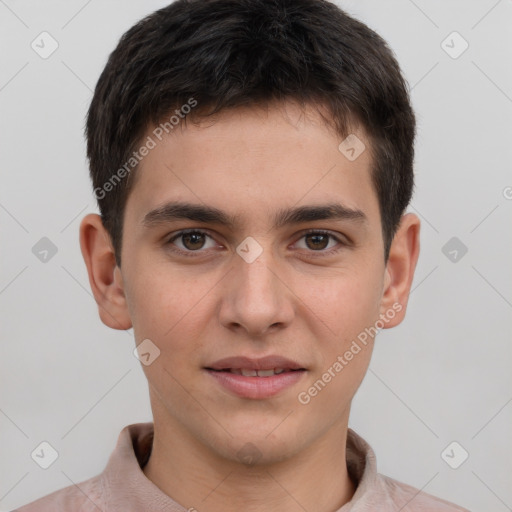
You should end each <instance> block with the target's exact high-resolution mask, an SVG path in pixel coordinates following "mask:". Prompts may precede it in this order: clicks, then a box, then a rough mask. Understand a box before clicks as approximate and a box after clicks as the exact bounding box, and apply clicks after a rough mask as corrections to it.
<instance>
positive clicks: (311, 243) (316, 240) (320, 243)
mask: <svg viewBox="0 0 512 512" xmlns="http://www.w3.org/2000/svg"><path fill="white" fill-rule="evenodd" d="M329 238H331V237H330V235H325V234H323V233H310V234H307V235H306V236H305V239H306V245H307V247H308V249H313V250H317V249H319V250H322V249H325V248H326V247H327V245H328V244H329Z"/></svg>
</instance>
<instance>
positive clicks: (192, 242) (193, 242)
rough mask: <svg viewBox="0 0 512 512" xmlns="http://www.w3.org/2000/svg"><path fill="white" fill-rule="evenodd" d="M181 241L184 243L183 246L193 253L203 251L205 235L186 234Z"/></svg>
mask: <svg viewBox="0 0 512 512" xmlns="http://www.w3.org/2000/svg"><path fill="white" fill-rule="evenodd" d="M181 239H182V241H183V245H184V246H185V248H187V249H189V250H191V251H195V250H197V249H201V248H202V247H203V245H204V234H203V233H197V232H193V233H185V234H184V235H181Z"/></svg>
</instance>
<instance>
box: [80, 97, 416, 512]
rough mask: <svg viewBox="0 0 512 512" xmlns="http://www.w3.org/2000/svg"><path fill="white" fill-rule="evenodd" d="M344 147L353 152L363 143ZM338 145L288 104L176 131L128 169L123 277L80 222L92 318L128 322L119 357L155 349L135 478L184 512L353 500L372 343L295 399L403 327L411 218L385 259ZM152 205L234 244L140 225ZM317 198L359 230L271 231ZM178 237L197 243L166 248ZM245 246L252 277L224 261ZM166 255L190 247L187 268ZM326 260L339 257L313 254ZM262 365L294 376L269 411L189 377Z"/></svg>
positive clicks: (98, 230)
mask: <svg viewBox="0 0 512 512" xmlns="http://www.w3.org/2000/svg"><path fill="white" fill-rule="evenodd" d="M213 121H214V122H213ZM353 133H356V135H357V136H358V137H359V138H360V139H361V140H362V141H364V143H365V144H366V146H367V148H368V147H369V144H370V143H369V141H368V140H367V138H366V136H365V134H364V132H363V131H361V130H358V131H354V132H353ZM148 134H151V130H148ZM146 135H147V134H146ZM341 140H342V139H341V138H340V136H339V135H337V134H335V133H334V131H333V130H332V129H330V128H328V127H327V126H326V125H325V123H324V122H323V121H322V119H321V118H320V117H319V115H318V112H317V110H316V109H314V108H311V107H308V108H307V109H306V111H302V110H301V109H300V108H299V107H298V106H296V105H295V104H293V103H291V102H287V103H283V104H280V105H279V108H271V109H268V110H262V109H259V108H256V107H251V108H245V107H244V108H238V109H235V110H231V111H225V112H221V113H220V114H218V115H217V116H216V117H215V119H214V120H212V119H209V120H208V121H202V122H200V123H196V124H191V123H188V122H187V123H182V125H180V129H177V130H175V131H173V132H172V133H170V134H169V135H168V136H166V137H165V138H164V139H163V140H162V141H161V142H159V143H158V144H157V146H156V147H155V148H154V149H152V150H151V151H150V152H149V154H148V155H147V156H146V157H145V158H144V159H143V161H142V162H141V164H140V167H139V169H138V170H137V171H136V172H137V173H138V175H137V179H136V182H135V186H134V188H133V190H132V192H131V193H130V195H129V198H128V201H127V205H126V211H125V217H124V233H123V244H122V254H121V257H122V268H119V267H117V266H116V264H115V260H114V253H113V249H112V245H111V243H110V239H109V237H108V235H107V233H106V231H105V230H104V228H103V226H102V223H101V220H100V217H99V216H98V215H96V214H89V215H87V216H86V217H85V218H84V219H83V220H82V223H81V225H80V244H81V249H82V254H83V256H84V260H85V263H86V265H87V270H88V273H89V281H90V285H91V288H92V291H93V293H94V297H95V299H96V301H97V303H98V307H99V314H100V317H101V320H102V321H103V322H104V323H105V324H106V325H107V326H109V327H112V328H114V329H128V328H130V327H132V326H133V329H134V335H135V340H136V344H139V343H140V342H141V341H142V340H144V339H150V340H151V341H152V342H153V343H154V344H155V345H156V346H158V348H159V349H160V356H159V357H158V358H157V359H155V361H154V362H153V363H152V364H150V365H148V366H144V365H142V369H143V371H144V372H145V375H146V377H147V379H148V383H149V394H150V400H151V407H152V411H153V416H154V426H155V436H154V444H153V451H152V455H151V457H150V460H149V462H148V464H147V465H146V466H145V467H144V470H143V471H144V473H145V475H146V476H147V477H148V478H149V479H150V480H151V481H153V482H154V483H155V484H156V485H157V486H158V487H159V488H160V489H161V490H162V491H163V492H165V493H166V494H168V495H169V496H171V497H172V498H173V499H175V500H176V501H177V502H178V503H180V504H182V505H183V506H184V507H185V508H189V507H194V508H196V509H197V510H200V511H207V512H217V511H221V510H222V511H223V512H226V511H235V510H241V509H243V510H246V511H249V512H250V511H262V510H283V511H299V510H300V511H303V510H304V509H306V510H319V511H333V510H337V509H338V508H340V507H341V506H342V505H343V504H345V503H346V502H348V501H349V500H350V499H351V498H352V496H353V494H354V491H355V486H354V483H353V482H352V481H351V479H350V477H349V475H348V472H347V466H346V459H345V455H346V454H345V443H346V437H347V427H348V418H349V412H350V404H351V401H352V398H353V396H354V394H355V393H356V391H357V389H358V387H359V385H360V384H361V381H362V379H363V377H364V375H365V373H366V371H367V368H368V364H369V362H370V356H371V352H372V348H373V342H370V343H368V345H367V346H366V347H364V348H363V349H362V350H361V351H360V352H359V353H358V354H357V355H356V356H354V358H353V359H352V360H351V361H350V362H349V363H348V364H347V365H346V366H345V367H344V368H343V370H342V371H341V372H339V373H338V374H336V377H335V378H332V380H331V382H329V383H328V384H327V385H326V386H325V388H324V389H322V391H321V392H319V393H318V394H317V395H316V396H315V397H313V398H311V401H310V402H309V403H308V404H307V405H303V404H301V403H299V401H298V398H297V397H298V394H299V393H300V392H302V391H305V390H306V391H307V390H308V388H310V387H311V386H312V385H313V383H314V382H315V381H317V380H318V379H319V378H321V376H322V374H323V373H324V372H325V371H327V369H328V368H329V367H332V365H333V363H334V362H335V361H336V360H337V357H338V356H339V355H343V354H344V353H345V352H346V350H348V349H349V347H350V345H351V343H352V341H353V340H355V339H356V338H357V335H358V334H359V333H361V332H363V331H364V329H365V328H368V327H370V326H374V325H375V322H376V321H377V320H378V319H379V316H380V315H381V314H384V315H385V314H386V312H388V311H389V310H391V309H393V304H395V305H396V304H400V305H401V311H399V312H396V311H395V313H396V314H395V315H394V318H393V319H391V320H389V321H388V322H387V323H386V324H385V328H390V327H393V326H395V325H398V324H399V323H400V322H401V321H402V319H403V317H404V315H405V311H406V306H407V300H408V296H409V292H410V287H411V283H412V279H413V274H414V269H415V266H416V262H417V259H418V254H419V228H420V221H419V219H418V217H417V216H415V215H414V214H406V215H404V216H403V217H402V220H401V224H400V227H399V230H398V232H397V233H396V235H395V237H394V240H393V243H392V246H391V250H390V256H389V259H388V261H387V262H384V242H383V239H382V231H381V219H380V213H379V207H378V199H377V195H376V193H375V190H374V188H373V185H372V183H371V180H370V164H371V160H370V151H368V150H367V151H364V152H363V153H362V154H361V155H360V156H359V157H358V158H357V159H356V160H355V161H353V162H351V161H349V160H348V159H347V158H346V157H345V156H344V155H343V154H342V153H341V152H340V151H339V150H338V145H339V144H340V142H341ZM169 200H182V201H188V202H192V203H196V204H206V205H209V206H214V207H217V208H219V209H221V210H224V211H226V212H227V213H229V214H232V215H239V223H238V224H237V225H236V226H235V228H234V229H233V230H230V229H227V228H226V227H224V226H219V225H214V224H208V223H202V222H196V221H190V220H175V221H172V222H169V223H167V224H161V225H159V226H156V227H153V228H152V229H147V228H145V227H144V226H143V224H142V219H143V218H144V216H145V215H146V213H147V212H149V211H150V210H152V209H154V208H156V207H157V206H160V205H162V204H164V203H165V202H166V201H169ZM330 202H340V203H343V204H344V205H345V206H347V207H350V208H353V209H359V210H362V211H363V212H364V214H365V216H366V222H354V221H350V220H346V219H345V220H333V219H328V220H317V221H309V222H306V223H302V224H296V225H287V226H284V227H281V228H279V229H274V227H273V224H272V214H273V213H274V212H275V211H277V210H278V209H280V208H287V207H295V206H303V205H322V204H326V203H330ZM190 228H195V229H203V230H207V233H208V234H209V235H210V236H211V237H212V238H210V237H208V236H205V237H203V238H201V237H199V239H198V240H197V241H195V242H190V241H189V242H188V243H187V241H186V240H184V239H183V238H178V239H176V240H175V241H174V242H173V244H171V243H169V242H168V241H169V239H170V238H171V237H172V235H174V234H176V233H177V232H178V231H180V230H183V229H190ZM311 228H314V229H320V230H328V231H330V232H331V233H332V235H333V236H334V237H338V238H339V240H340V241H341V242H343V241H345V242H346V244H345V245H343V244H341V243H340V242H338V241H337V240H336V239H335V238H329V237H327V238H324V239H321V243H320V244H319V243H318V242H317V244H318V245H314V244H315V241H314V240H311V237H309V238H308V237H305V236H304V230H306V229H311ZM248 236H250V237H253V238H254V239H255V240H256V241H257V242H258V243H259V244H260V246H261V248H262V249H263V252H262V253H261V255H260V256H259V257H258V258H257V259H256V260H255V261H253V262H252V263H247V262H246V261H244V259H242V258H241V257H240V256H239V255H238V254H237V252H236V248H237V246H238V245H239V244H240V243H241V242H242V241H243V240H244V239H245V238H246V237H248ZM322 244H323V245H322ZM171 247H174V248H176V249H177V250H179V249H181V250H183V251H187V249H188V252H189V253H192V252H194V249H195V250H196V252H195V253H194V254H195V255H196V256H194V254H193V257H186V256H182V255H178V254H176V253H173V252H172V251H171V249H170V248H171ZM331 248H339V251H338V252H335V253H332V254H330V255H329V254H326V252H327V251H329V249H331ZM198 251H199V252H200V254H199V253H198ZM201 251H202V252H201ZM198 254H199V256H197V255H198ZM308 256H309V257H308ZM269 354H278V355H281V356H284V357H288V358H291V359H294V360H296V361H299V362H300V363H301V365H302V366H304V367H305V368H307V372H305V373H304V374H303V376H302V378H301V379H300V381H299V382H298V383H296V384H294V385H293V386H292V387H290V388H288V389H286V390H284V391H282V392H281V393H279V394H278V395H276V396H274V397H271V398H266V399H249V398H240V397H237V396H234V395H233V394H231V393H229V392H228V391H226V390H225V389H224V388H223V387H221V386H220V385H219V384H218V383H217V382H216V380H215V379H213V378H212V377H211V376H210V375H209V374H207V373H206V372H205V371H204V370H203V367H204V366H206V365H208V363H212V362H213V361H216V360H218V359H220V358H224V357H228V356H235V355H247V356H249V357H262V356H265V355H269ZM246 443H252V444H253V445H255V446H256V447H257V450H258V453H259V454H260V458H259V460H257V462H256V463H254V464H252V465H248V464H246V463H244V462H242V461H241V460H240V459H239V456H238V455H237V452H238V451H239V450H240V449H241V448H242V447H244V446H245V445H246Z"/></svg>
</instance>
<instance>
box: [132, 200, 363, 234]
mask: <svg viewBox="0 0 512 512" xmlns="http://www.w3.org/2000/svg"><path fill="white" fill-rule="evenodd" d="M179 219H188V220H191V221H195V222H203V223H207V224H219V225H222V226H225V227H227V228H229V229H233V228H234V227H235V226H236V225H237V224H239V223H240V216H239V215H229V214H228V213H226V212H224V211H222V210H219V209H218V208H215V207H213V206H206V205H201V204H193V203H185V202H168V203H165V204H164V205H162V206H159V207H158V208H155V209H154V210H151V211H150V212H148V213H147V214H146V215H145V216H144V219H143V221H142V225H143V226H144V227H145V228H148V229H150V228H153V227H157V226H160V225H162V224H166V223H169V222H172V221H175V220H179ZM315 220H349V221H354V222H357V223H366V222H367V221H368V219H367V217H366V215H365V214H364V212H362V211H361V210H357V209H352V208H348V207H346V206H344V205H342V204H340V203H329V204H324V205H308V206H299V207H295V208H284V209H281V210H278V211H277V212H276V213H275V214H274V216H273V226H274V228H275V229H278V228H281V227H283V226H286V225H291V224H300V223H303V222H311V221H315Z"/></svg>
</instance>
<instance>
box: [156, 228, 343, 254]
mask: <svg viewBox="0 0 512 512" xmlns="http://www.w3.org/2000/svg"><path fill="white" fill-rule="evenodd" d="M191 233H198V234H201V235H205V236H207V237H209V238H212V239H213V237H212V236H211V235H210V234H209V233H208V232H207V231H204V230H202V229H185V230H182V231H179V232H178V233H176V234H175V235H173V236H172V237H171V238H170V239H169V240H167V242H166V243H165V245H166V246H169V250H170V251H171V252H173V253H176V254H179V255H182V256H186V257H191V258H197V257H199V256H200V255H201V253H204V252H205V251H204V250H202V249H198V250H197V251H190V250H188V251H184V250H183V249H179V248H176V247H175V246H174V247H173V246H172V242H174V241H175V240H177V239H178V238H180V237H182V236H184V235H187V234H191ZM309 234H315V235H326V236H329V237H330V238H332V239H334V240H336V241H337V242H338V243H339V244H340V245H341V247H333V248H331V249H328V250H319V251H314V250H310V251H308V252H311V253H312V254H310V255H308V257H310V258H316V257H319V256H320V257H322V256H330V255H332V254H335V253H337V252H339V251H341V250H342V249H343V248H344V247H346V246H348V245H349V244H348V243H346V242H343V241H342V240H340V238H338V237H337V236H335V235H333V234H332V233H331V232H330V231H324V230H322V229H309V230H307V231H305V232H303V233H302V235H301V236H300V238H299V239H298V240H297V241H299V240H301V239H302V238H304V237H305V236H306V235H309ZM315 253H319V254H315Z"/></svg>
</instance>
